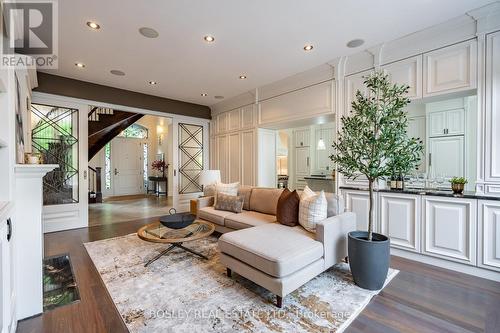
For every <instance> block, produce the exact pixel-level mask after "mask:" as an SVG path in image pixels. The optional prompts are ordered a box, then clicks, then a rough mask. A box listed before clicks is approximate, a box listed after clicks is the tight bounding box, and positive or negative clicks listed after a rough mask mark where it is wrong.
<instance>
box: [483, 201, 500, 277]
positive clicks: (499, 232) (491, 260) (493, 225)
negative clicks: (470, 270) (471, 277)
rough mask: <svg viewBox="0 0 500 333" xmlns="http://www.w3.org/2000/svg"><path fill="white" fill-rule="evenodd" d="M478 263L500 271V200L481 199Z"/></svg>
mask: <svg viewBox="0 0 500 333" xmlns="http://www.w3.org/2000/svg"><path fill="white" fill-rule="evenodd" d="M478 209H479V214H478V215H479V227H478V231H479V237H478V239H479V253H478V258H479V262H478V265H479V266H481V267H484V268H488V269H493V270H497V271H500V201H492V200H480V201H479V203H478Z"/></svg>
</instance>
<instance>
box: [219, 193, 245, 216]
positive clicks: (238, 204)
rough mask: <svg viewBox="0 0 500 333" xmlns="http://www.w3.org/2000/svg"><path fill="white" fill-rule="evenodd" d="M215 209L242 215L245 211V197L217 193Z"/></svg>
mask: <svg viewBox="0 0 500 333" xmlns="http://www.w3.org/2000/svg"><path fill="white" fill-rule="evenodd" d="M214 209H215V210H226V211H229V212H233V213H241V210H242V209H243V197H238V196H236V195H227V194H223V193H217V202H216V203H215V206H214Z"/></svg>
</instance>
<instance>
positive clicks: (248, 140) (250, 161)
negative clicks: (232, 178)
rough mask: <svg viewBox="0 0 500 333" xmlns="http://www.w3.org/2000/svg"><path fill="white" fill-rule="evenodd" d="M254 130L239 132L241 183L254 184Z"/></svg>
mask: <svg viewBox="0 0 500 333" xmlns="http://www.w3.org/2000/svg"><path fill="white" fill-rule="evenodd" d="M256 146H257V144H256V135H255V130H249V131H243V132H242V133H241V184H242V185H250V186H255V163H256V156H255V155H256V151H255V147H256Z"/></svg>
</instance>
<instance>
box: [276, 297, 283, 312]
mask: <svg viewBox="0 0 500 333" xmlns="http://www.w3.org/2000/svg"><path fill="white" fill-rule="evenodd" d="M276 306H277V307H278V308H280V309H281V307H282V306H283V297H281V296H278V295H276Z"/></svg>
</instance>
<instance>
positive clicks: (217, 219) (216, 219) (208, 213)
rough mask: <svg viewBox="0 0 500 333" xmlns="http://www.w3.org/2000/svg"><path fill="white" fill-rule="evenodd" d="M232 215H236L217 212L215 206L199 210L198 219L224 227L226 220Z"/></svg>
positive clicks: (221, 211) (223, 211) (222, 211)
mask: <svg viewBox="0 0 500 333" xmlns="http://www.w3.org/2000/svg"><path fill="white" fill-rule="evenodd" d="M230 215H234V213H233V212H228V211H225V210H216V209H215V208H214V207H213V206H210V207H203V208H201V209H199V210H198V217H199V218H200V219H203V220H206V221H208V222H212V223H215V224H218V225H222V226H223V225H224V219H225V218H226V217H227V216H230Z"/></svg>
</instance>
